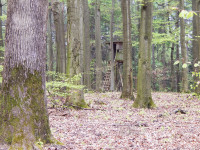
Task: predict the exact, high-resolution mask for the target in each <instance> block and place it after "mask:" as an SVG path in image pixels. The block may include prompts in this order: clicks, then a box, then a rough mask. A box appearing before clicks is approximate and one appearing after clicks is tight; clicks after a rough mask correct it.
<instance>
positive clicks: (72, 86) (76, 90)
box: [46, 72, 88, 109]
mask: <svg viewBox="0 0 200 150" xmlns="http://www.w3.org/2000/svg"><path fill="white" fill-rule="evenodd" d="M47 74H48V75H49V76H53V80H52V81H48V82H47V83H46V88H47V92H48V98H49V100H50V101H51V106H50V107H54V108H60V107H61V108H76V109H79V108H87V107H88V105H87V104H86V102H85V100H84V99H80V100H78V101H77V99H79V97H81V96H80V93H81V91H83V89H84V86H83V85H81V84H80V80H81V78H82V75H81V74H78V75H75V76H73V77H72V78H69V77H67V76H66V74H63V73H56V72H48V73H47ZM82 94H83V93H82Z"/></svg>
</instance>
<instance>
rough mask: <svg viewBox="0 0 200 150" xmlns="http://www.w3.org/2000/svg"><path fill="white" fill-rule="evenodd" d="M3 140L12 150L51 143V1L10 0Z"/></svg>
mask: <svg viewBox="0 0 200 150" xmlns="http://www.w3.org/2000/svg"><path fill="white" fill-rule="evenodd" d="M7 4H8V10H7V23H6V37H5V61H4V71H3V84H2V93H1V97H0V141H1V142H7V143H8V144H10V145H11V146H10V149H35V145H36V144H35V143H37V142H36V141H37V140H41V141H43V142H44V143H48V142H50V137H51V133H50V128H49V119H48V113H47V109H46V99H45V66H46V28H47V12H48V0H8V1H7Z"/></svg>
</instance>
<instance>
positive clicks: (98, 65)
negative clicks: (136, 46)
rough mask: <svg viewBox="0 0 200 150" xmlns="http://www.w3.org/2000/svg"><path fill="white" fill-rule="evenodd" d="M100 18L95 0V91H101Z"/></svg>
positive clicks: (98, 6)
mask: <svg viewBox="0 0 200 150" xmlns="http://www.w3.org/2000/svg"><path fill="white" fill-rule="evenodd" d="M100 17H101V16H100V0H96V6H95V50H96V91H100V90H101V82H102V50H101V24H100Z"/></svg>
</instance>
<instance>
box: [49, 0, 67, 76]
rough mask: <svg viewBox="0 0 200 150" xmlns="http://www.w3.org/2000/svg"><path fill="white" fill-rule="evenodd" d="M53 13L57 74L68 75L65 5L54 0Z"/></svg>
mask: <svg viewBox="0 0 200 150" xmlns="http://www.w3.org/2000/svg"><path fill="white" fill-rule="evenodd" d="M52 12H53V18H54V25H55V30H56V51H57V57H56V72H59V73H66V47H65V31H64V17H63V3H62V2H60V1H59V0H52Z"/></svg>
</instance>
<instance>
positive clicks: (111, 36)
mask: <svg viewBox="0 0 200 150" xmlns="http://www.w3.org/2000/svg"><path fill="white" fill-rule="evenodd" d="M114 7H115V0H112V9H111V16H110V50H111V77H110V78H111V81H110V82H111V84H110V90H111V91H114V88H115V73H114V72H115V62H114V49H113V26H114Z"/></svg>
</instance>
